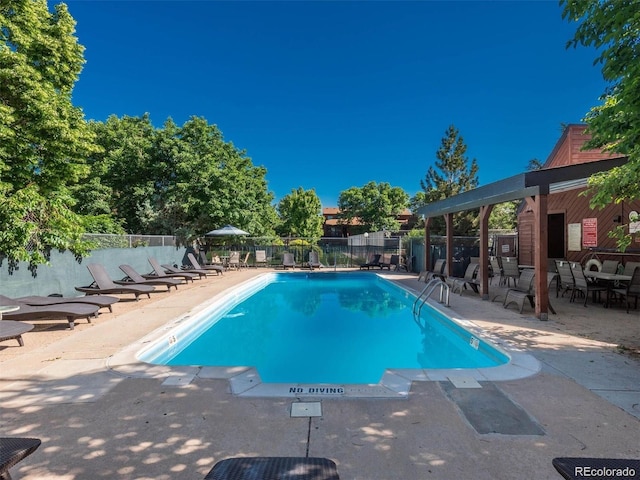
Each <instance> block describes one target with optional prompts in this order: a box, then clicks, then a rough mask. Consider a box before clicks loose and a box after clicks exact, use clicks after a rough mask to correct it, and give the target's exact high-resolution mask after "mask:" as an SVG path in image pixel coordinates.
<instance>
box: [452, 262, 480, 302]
mask: <svg viewBox="0 0 640 480" xmlns="http://www.w3.org/2000/svg"><path fill="white" fill-rule="evenodd" d="M479 266H480V265H478V264H477V263H470V264H469V266H468V267H467V268H466V270H465V271H464V277H446V278H445V279H444V280H445V282H446V283H447V285H449V287H450V288H451V291H452V292H453V293H455V292H456V291H460V295H462V292H463V291H464V290H466V289H467V285H469V286H470V287H471V289H472V290H473V291H474V292H476V293H478V282H477V280H476V279H475V277H476V273H477V271H478V267H479Z"/></svg>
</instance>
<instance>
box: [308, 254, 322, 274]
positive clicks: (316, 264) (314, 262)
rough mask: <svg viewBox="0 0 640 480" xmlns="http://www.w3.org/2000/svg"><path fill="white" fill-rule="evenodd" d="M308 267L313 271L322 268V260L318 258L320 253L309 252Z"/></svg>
mask: <svg viewBox="0 0 640 480" xmlns="http://www.w3.org/2000/svg"><path fill="white" fill-rule="evenodd" d="M307 267H309V268H310V269H311V270H313V269H314V268H322V264H321V263H320V259H319V257H318V252H316V251H315V250H311V251H309V257H308V260H307Z"/></svg>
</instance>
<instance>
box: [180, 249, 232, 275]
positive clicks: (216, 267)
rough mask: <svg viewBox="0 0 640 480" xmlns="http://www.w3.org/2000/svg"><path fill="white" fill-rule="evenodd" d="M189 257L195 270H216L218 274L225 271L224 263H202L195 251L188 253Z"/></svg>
mask: <svg viewBox="0 0 640 480" xmlns="http://www.w3.org/2000/svg"><path fill="white" fill-rule="evenodd" d="M187 258H188V259H189V262H191V266H192V267H193V268H194V269H195V270H211V271H212V272H216V275H222V274H223V273H224V267H223V266H222V265H201V264H200V263H198V260H197V259H196V257H195V255H194V254H193V253H188V254H187ZM189 268H190V267H189Z"/></svg>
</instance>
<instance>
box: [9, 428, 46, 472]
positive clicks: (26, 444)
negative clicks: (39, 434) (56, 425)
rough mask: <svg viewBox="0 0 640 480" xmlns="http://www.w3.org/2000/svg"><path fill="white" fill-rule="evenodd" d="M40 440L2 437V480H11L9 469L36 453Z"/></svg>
mask: <svg viewBox="0 0 640 480" xmlns="http://www.w3.org/2000/svg"><path fill="white" fill-rule="evenodd" d="M40 443H42V442H41V441H40V439H39V438H18V437H0V480H11V475H10V474H9V469H10V468H11V467H13V466H14V465H15V464H16V463H18V462H20V461H21V460H23V459H24V458H26V457H28V456H29V455H31V454H32V453H33V452H35V451H36V450H37V449H38V447H39V446H40Z"/></svg>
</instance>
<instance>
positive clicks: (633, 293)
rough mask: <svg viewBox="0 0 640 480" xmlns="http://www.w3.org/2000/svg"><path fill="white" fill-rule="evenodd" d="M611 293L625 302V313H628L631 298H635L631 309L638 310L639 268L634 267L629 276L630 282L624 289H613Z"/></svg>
mask: <svg viewBox="0 0 640 480" xmlns="http://www.w3.org/2000/svg"><path fill="white" fill-rule="evenodd" d="M611 293H612V294H614V295H620V296H621V297H624V299H625V300H626V302H627V313H629V305H631V301H630V300H631V297H634V298H635V305H634V307H633V308H635V309H637V308H638V297H640V266H638V267H636V268H635V269H634V270H633V273H632V274H631V281H630V282H629V283H628V284H627V285H626V287H621V288H613V289H612V290H611Z"/></svg>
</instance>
